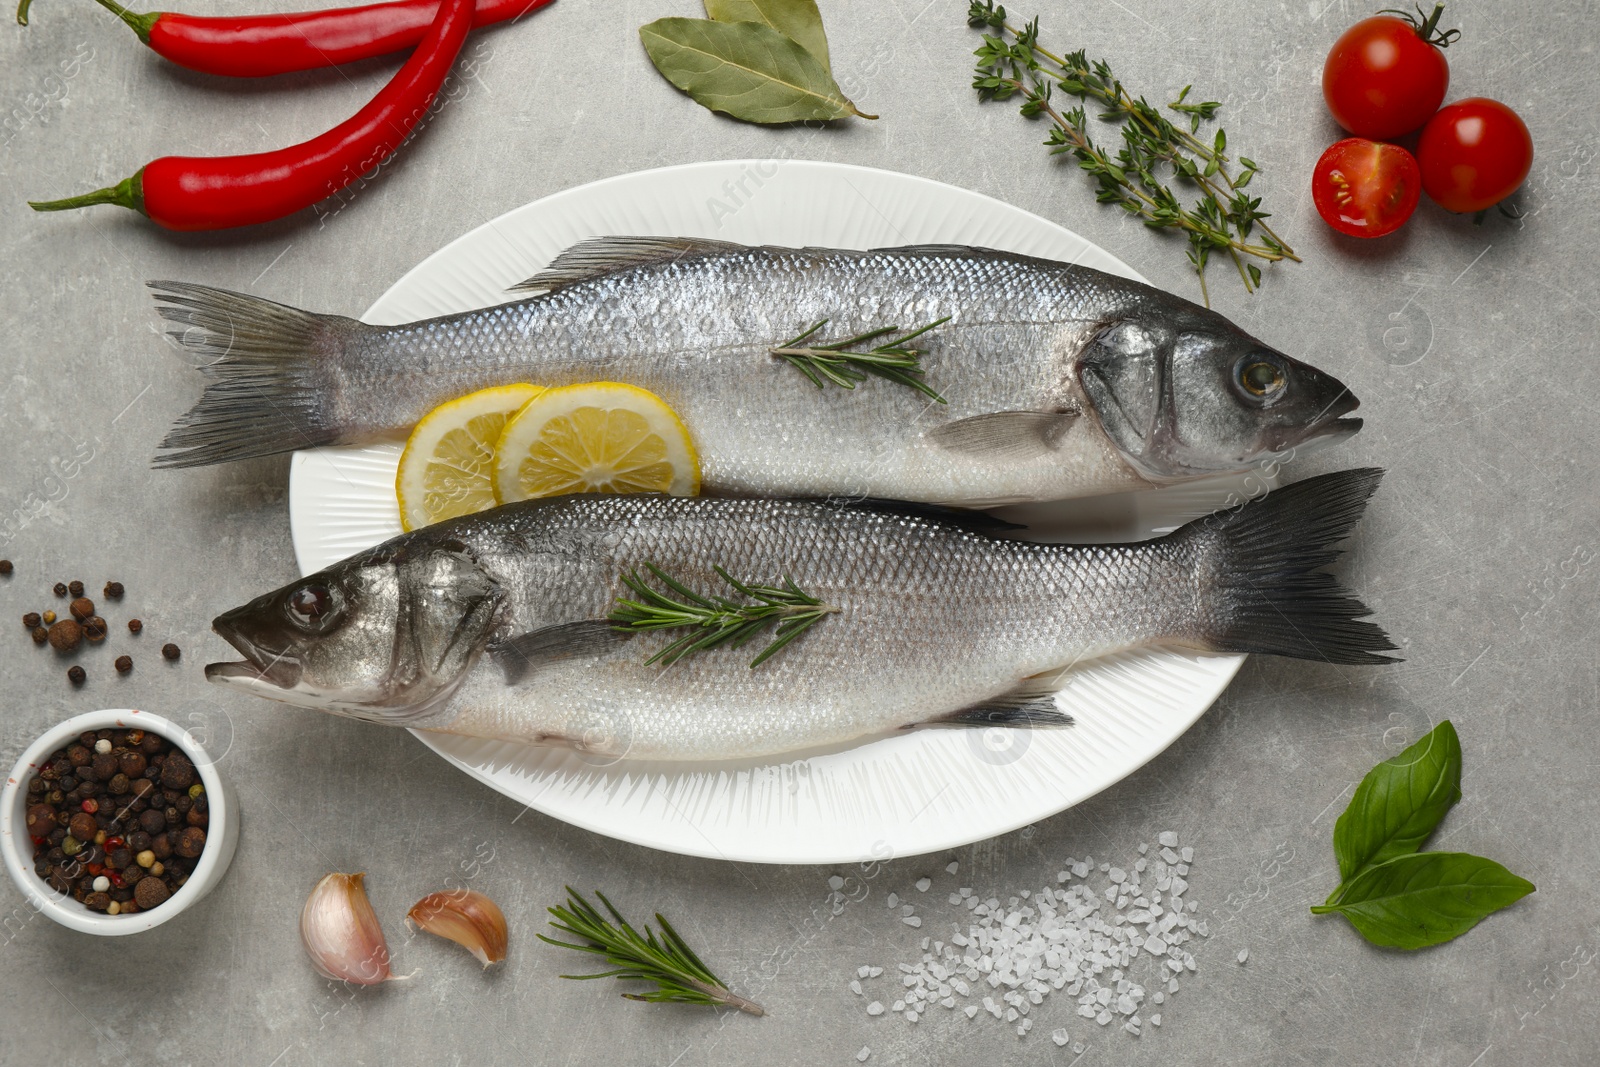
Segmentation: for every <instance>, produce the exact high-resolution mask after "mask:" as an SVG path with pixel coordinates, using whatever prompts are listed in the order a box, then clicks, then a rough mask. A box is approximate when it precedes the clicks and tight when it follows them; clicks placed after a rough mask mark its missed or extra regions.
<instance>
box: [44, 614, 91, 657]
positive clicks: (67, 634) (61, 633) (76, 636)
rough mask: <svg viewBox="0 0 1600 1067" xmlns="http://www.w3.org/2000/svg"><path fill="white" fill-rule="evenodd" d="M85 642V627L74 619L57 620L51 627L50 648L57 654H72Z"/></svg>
mask: <svg viewBox="0 0 1600 1067" xmlns="http://www.w3.org/2000/svg"><path fill="white" fill-rule="evenodd" d="M82 640H83V627H82V626H79V625H78V623H77V621H76V620H74V619H57V620H56V622H55V624H54V625H52V626H51V627H50V647H51V648H53V649H55V650H56V651H57V652H71V651H72V650H73V649H75V648H77V647H78V642H79V641H82Z"/></svg>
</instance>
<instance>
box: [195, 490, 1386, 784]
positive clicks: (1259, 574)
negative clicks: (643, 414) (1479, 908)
mask: <svg viewBox="0 0 1600 1067" xmlns="http://www.w3.org/2000/svg"><path fill="white" fill-rule="evenodd" d="M1380 475H1381V472H1380V471H1377V470H1370V469H1369V470H1353V471H1344V472H1341V473H1337V474H1329V475H1324V476H1321V477H1317V478H1312V479H1308V480H1306V481H1303V482H1299V483H1297V484H1295V485H1293V486H1290V487H1288V488H1284V489H1279V490H1276V491H1274V492H1273V493H1271V494H1270V495H1268V496H1266V497H1264V498H1261V499H1259V500H1257V501H1255V502H1252V503H1248V504H1245V505H1243V506H1242V507H1240V508H1237V509H1235V510H1233V511H1229V512H1220V513H1218V514H1216V515H1212V516H1209V517H1207V518H1203V519H1199V520H1196V521H1195V522H1192V523H1190V524H1188V525H1186V526H1184V527H1181V528H1180V529H1179V530H1178V531H1176V532H1175V533H1173V534H1171V535H1169V536H1167V537H1163V538H1160V539H1156V540H1151V541H1146V542H1142V543H1139V544H1117V545H1105V546H1098V547H1095V546H1090V547H1084V546H1075V545H1059V544H1041V543H1035V542H1027V541H1020V540H1014V539H1006V538H1002V537H999V536H996V535H995V534H994V533H993V532H985V531H984V530H983V529H981V528H975V526H974V524H975V523H979V522H981V521H982V519H983V517H982V516H978V517H973V516H967V517H963V516H962V515H961V513H955V512H946V511H944V510H943V509H940V510H938V511H934V510H931V509H928V508H926V507H922V508H915V507H907V506H903V505H888V504H883V503H874V502H851V503H845V502H837V501H833V502H830V501H817V500H742V499H725V498H711V497H701V498H696V499H685V498H675V497H665V496H657V495H638V496H597V495H580V496H568V497H556V498H551V499H548V500H542V501H529V502H524V503H520V504H509V505H505V506H503V507H500V508H496V509H493V510H491V511H486V512H482V513H479V514H477V515H472V516H466V517H463V518H460V519H452V520H448V521H446V522H442V523H439V524H437V525H434V526H430V527H426V528H424V529H421V530H417V531H414V532H412V533H409V534H405V535H402V536H400V537H397V538H395V539H393V540H391V541H388V542H385V543H384V544H382V545H379V546H378V547H376V548H374V549H371V550H369V551H367V552H363V553H361V554H359V555H357V556H353V557H351V558H350V559H347V560H344V561H343V562H341V563H338V564H336V565H334V566H333V567H330V568H328V569H327V570H324V571H320V572H318V573H316V574H313V575H311V576H310V577H308V578H305V579H303V580H301V581H298V582H295V583H293V584H291V585H288V586H285V587H284V588H282V589H279V590H276V591H275V592H271V593H268V594H266V595H265V596H262V597H259V598H257V599H255V600H253V601H251V602H250V603H248V604H245V605H244V606H243V607H239V608H236V609H234V610H232V611H229V612H227V613H225V614H223V615H221V616H219V617H218V618H217V619H216V620H215V622H214V623H213V628H214V629H215V630H216V632H217V633H218V634H220V635H221V636H222V637H223V638H225V639H226V640H227V641H228V642H229V643H230V644H232V645H233V646H234V647H235V648H236V649H238V650H239V652H240V653H242V654H243V656H244V657H245V660H244V662H239V663H214V664H211V665H210V666H208V667H207V668H206V677H207V678H209V679H210V680H212V681H214V682H220V683H223V684H225V685H229V686H233V687H236V688H240V689H243V690H245V691H248V692H252V693H257V694H260V695H262V696H266V697H270V698H273V699H275V700H280V701H284V702H287V703H291V704H298V705H303V706H307V707H313V708H320V709H322V710H325V711H330V712H334V713H337V714H341V715H348V716H353V717H356V718H361V719H367V720H371V721H373V722H379V723H386V724H390V725H396V726H409V727H419V728H422V729H428V730H442V731H446V732H450V733H457V734H467V735H471V736H476V737H487V738H498V739H504V740H509V741H521V742H530V743H556V744H564V745H571V746H573V747H575V748H578V749H580V750H584V751H587V752H592V753H596V754H598V755H602V756H609V757H621V756H628V757H630V758H637V759H657V760H716V759H727V758H738V757H757V756H769V755H775V754H778V753H783V752H790V751H795V750H801V749H808V748H814V747H816V746H822V745H835V744H839V743H842V742H849V741H853V740H856V739H859V738H863V737H868V736H872V735H878V734H883V733H885V732H887V731H892V730H896V729H899V728H904V727H911V726H918V725H937V724H948V725H953V726H963V725H979V726H992V725H997V724H998V725H1003V726H1024V727H1025V726H1050V725H1066V723H1067V719H1066V717H1065V716H1064V715H1063V714H1062V712H1061V711H1060V710H1059V709H1058V707H1057V705H1056V702H1055V700H1054V698H1053V697H1052V696H1051V695H1050V686H1049V685H1048V684H1047V683H1045V682H1044V679H1048V678H1049V677H1050V675H1051V673H1052V672H1059V671H1060V670H1061V669H1063V668H1066V667H1068V666H1070V665H1072V664H1075V663H1078V662H1080V661H1083V660H1087V659H1092V658H1094V657H1097V656H1103V655H1107V654H1110V653H1115V652H1118V651H1121V650H1124V649H1131V648H1140V647H1144V646H1150V645H1175V646H1181V647H1187V648H1193V649H1206V650H1213V651H1225V652H1263V653H1271V654H1275V655H1280V656H1295V657H1301V658H1305V659H1314V660H1318V661H1321V662H1329V663H1348V664H1365V663H1383V662H1387V661H1388V660H1387V658H1386V657H1384V656H1383V655H1381V653H1382V652H1384V651H1385V650H1389V649H1392V648H1394V647H1395V646H1394V645H1392V644H1391V643H1390V642H1389V640H1388V638H1387V637H1386V636H1385V635H1384V633H1383V631H1382V630H1380V629H1379V628H1378V627H1377V626H1376V625H1374V624H1373V623H1371V622H1368V621H1364V616H1366V615H1368V614H1369V612H1368V610H1367V608H1366V607H1364V606H1363V605H1362V604H1361V603H1360V602H1359V601H1358V600H1356V599H1355V598H1354V597H1352V596H1350V595H1349V594H1347V593H1345V592H1344V591H1342V590H1341V589H1339V588H1338V586H1337V585H1336V583H1335V581H1334V579H1333V578H1332V577H1331V576H1330V575H1328V574H1326V573H1323V572H1322V571H1321V570H1320V569H1319V568H1321V567H1322V566H1324V565H1326V564H1327V563H1329V562H1331V561H1332V560H1333V559H1334V558H1336V556H1337V552H1336V551H1333V550H1330V549H1329V548H1328V546H1329V545H1331V544H1332V543H1334V542H1336V541H1338V540H1340V539H1341V538H1343V537H1344V536H1345V535H1346V534H1347V533H1348V532H1349V531H1350V529H1351V528H1352V527H1353V526H1354V525H1355V523H1356V522H1357V521H1358V520H1359V518H1360V516H1361V513H1362V511H1363V509H1364V508H1365V506H1366V501H1367V499H1368V497H1369V496H1370V495H1371V494H1372V492H1373V491H1374V489H1375V488H1376V486H1377V484H1378V479H1379V477H1380ZM991 521H993V520H991ZM652 566H653V567H655V568H657V569H656V570H655V571H651V570H650V568H651V567H652ZM719 568H720V571H719ZM639 575H645V576H647V578H648V577H650V576H656V575H666V576H668V577H670V578H671V579H672V580H674V581H676V582H678V583H679V585H680V586H682V587H683V589H686V590H688V591H689V592H691V593H693V594H695V595H697V596H701V597H706V598H708V599H709V598H711V597H714V596H716V597H724V598H726V599H729V600H731V601H732V602H736V603H737V602H739V601H740V600H741V597H740V596H738V595H736V594H734V593H733V590H731V589H729V588H728V585H729V583H728V581H727V578H730V577H731V578H733V579H735V580H737V581H740V582H742V583H745V584H746V585H747V586H748V585H749V584H750V583H763V584H766V585H768V586H771V587H777V586H779V585H780V584H781V583H782V582H785V581H787V582H791V583H793V587H794V588H796V589H797V590H799V591H801V592H803V593H805V594H808V595H809V596H810V597H811V598H812V599H813V600H814V601H816V604H817V608H816V610H817V611H818V612H819V614H820V616H821V617H820V618H819V619H818V620H817V621H816V622H815V623H814V624H812V625H811V626H810V627H809V628H808V629H805V630H804V631H803V632H801V633H799V635H798V636H795V637H794V638H793V639H792V640H791V641H790V642H789V643H788V644H786V645H784V646H783V647H782V648H781V649H780V650H778V651H777V652H775V653H774V654H772V655H771V656H770V658H767V659H766V660H765V661H764V662H761V663H760V664H759V665H756V666H752V658H753V652H754V649H755V647H756V646H753V645H751V644H746V645H744V646H743V647H739V648H733V647H727V646H722V647H714V648H708V649H705V650H702V651H699V652H695V653H693V654H690V655H686V656H684V657H683V658H681V659H679V660H677V661H676V662H674V663H671V664H670V665H665V664H663V663H661V662H651V660H652V659H655V658H657V655H658V653H661V652H662V651H663V650H665V649H666V648H667V647H668V645H669V643H670V642H672V641H674V640H676V639H679V638H681V636H682V631H678V630H661V631H642V632H641V631H633V630H623V629H619V625H620V624H619V623H618V622H617V621H616V619H615V618H614V615H613V613H614V612H615V611H616V608H617V605H618V603H619V598H620V599H622V600H626V599H629V598H635V597H636V596H637V595H638V594H637V591H636V588H634V587H630V586H629V585H628V584H627V579H628V578H629V577H635V576H639ZM725 576H726V577H725ZM636 580H637V579H636ZM652 588H654V586H652Z"/></svg>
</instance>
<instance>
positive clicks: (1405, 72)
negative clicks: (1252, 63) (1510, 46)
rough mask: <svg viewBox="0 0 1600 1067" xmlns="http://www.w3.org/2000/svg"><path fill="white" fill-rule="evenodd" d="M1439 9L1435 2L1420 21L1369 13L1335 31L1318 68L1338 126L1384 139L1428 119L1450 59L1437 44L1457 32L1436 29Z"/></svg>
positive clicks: (1439, 100)
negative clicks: (1328, 48)
mask: <svg viewBox="0 0 1600 1067" xmlns="http://www.w3.org/2000/svg"><path fill="white" fill-rule="evenodd" d="M1417 13H1418V14H1419V15H1420V14H1421V9H1420V8H1419V9H1418V11H1417ZM1443 13H1444V5H1443V4H1440V5H1438V6H1437V7H1435V8H1434V9H1433V14H1432V15H1430V16H1428V18H1427V19H1425V20H1424V21H1423V22H1422V23H1420V24H1419V23H1418V22H1417V21H1416V20H1415V19H1412V18H1410V17H1406V18H1395V17H1394V16H1393V15H1375V16H1373V17H1372V18H1370V19H1362V20H1361V21H1360V22H1358V23H1356V24H1355V25H1354V26H1351V27H1350V28H1349V29H1348V30H1345V31H1344V33H1343V34H1341V35H1340V37H1339V39H1338V40H1337V41H1335V42H1334V43H1333V48H1332V50H1331V51H1329V52H1328V59H1327V62H1326V63H1324V64H1323V67H1322V98H1323V99H1324V100H1326V101H1327V102H1328V110H1329V111H1331V112H1333V117H1334V119H1335V121H1337V122H1338V123H1339V125H1341V126H1343V127H1344V128H1345V129H1347V130H1349V131H1350V132H1351V133H1353V134H1356V135H1357V136H1360V137H1371V138H1374V139H1376V140H1380V141H1384V140H1390V139H1392V138H1395V137H1400V136H1402V135H1403V134H1407V133H1410V132H1411V131H1412V130H1415V129H1418V128H1419V127H1421V126H1422V124H1423V123H1424V122H1427V121H1428V117H1429V116H1430V115H1432V114H1433V113H1434V112H1435V111H1437V110H1438V109H1439V105H1440V104H1441V103H1443V102H1444V94H1445V90H1446V89H1448V88H1449V86H1450V64H1448V63H1446V62H1445V58H1444V53H1443V52H1442V51H1440V49H1441V48H1443V47H1444V46H1446V45H1448V44H1449V43H1450V42H1451V41H1452V40H1454V39H1455V38H1456V37H1457V36H1459V33H1458V32H1457V31H1455V30H1449V31H1447V32H1445V33H1438V32H1437V29H1436V28H1437V26H1438V24H1439V16H1440V15H1441V14H1443Z"/></svg>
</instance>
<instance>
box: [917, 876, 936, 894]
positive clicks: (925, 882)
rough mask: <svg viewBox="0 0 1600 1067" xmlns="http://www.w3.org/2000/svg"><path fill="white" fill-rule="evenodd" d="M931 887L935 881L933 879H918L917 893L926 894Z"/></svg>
mask: <svg viewBox="0 0 1600 1067" xmlns="http://www.w3.org/2000/svg"><path fill="white" fill-rule="evenodd" d="M931 885H933V880H932V879H931V878H918V879H917V892H919V893H926V892H927V891H928V887H929V886H931Z"/></svg>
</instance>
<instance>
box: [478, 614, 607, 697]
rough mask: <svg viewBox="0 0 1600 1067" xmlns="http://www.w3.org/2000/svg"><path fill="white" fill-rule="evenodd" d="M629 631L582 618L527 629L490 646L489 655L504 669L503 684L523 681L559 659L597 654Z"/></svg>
mask: <svg viewBox="0 0 1600 1067" xmlns="http://www.w3.org/2000/svg"><path fill="white" fill-rule="evenodd" d="M627 639H628V635H627V634H625V633H622V632H621V631H619V630H617V628H616V627H615V626H613V625H612V624H611V623H609V622H607V621H606V620H605V619H585V620H584V621H582V622H568V623H562V624H561V625H559V626H545V627H542V628H540V629H538V630H530V631H529V632H527V633H525V634H518V635H517V636H516V637H508V638H506V639H505V640H504V641H497V642H495V643H494V644H493V645H490V646H489V655H490V656H491V657H493V658H494V661H495V663H496V664H498V665H499V667H500V669H501V670H503V671H505V672H506V685H511V686H516V685H522V684H523V683H525V682H527V681H528V680H529V679H530V678H532V677H533V676H534V675H535V674H537V673H538V672H539V669H540V668H542V667H547V666H549V665H550V664H552V663H555V662H558V661H560V660H568V659H576V658H578V657H581V656H598V655H600V654H602V653H604V652H608V651H610V650H611V648H612V647H614V646H615V645H616V643H617V642H618V641H626V640H627Z"/></svg>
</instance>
